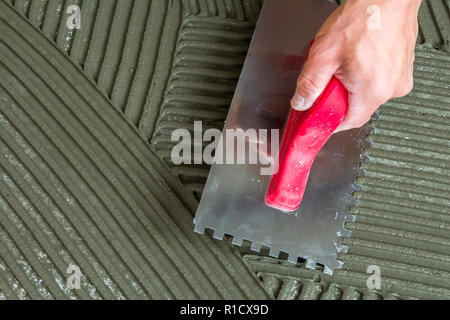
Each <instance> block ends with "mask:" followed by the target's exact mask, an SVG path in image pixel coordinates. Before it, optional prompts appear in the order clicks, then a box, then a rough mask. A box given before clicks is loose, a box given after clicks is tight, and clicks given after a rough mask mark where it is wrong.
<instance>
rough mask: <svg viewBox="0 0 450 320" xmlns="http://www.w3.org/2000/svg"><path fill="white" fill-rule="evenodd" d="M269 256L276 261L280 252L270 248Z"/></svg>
mask: <svg viewBox="0 0 450 320" xmlns="http://www.w3.org/2000/svg"><path fill="white" fill-rule="evenodd" d="M269 256H271V257H272V258H276V259H278V257H279V256H280V250H278V249H275V248H270V251H269Z"/></svg>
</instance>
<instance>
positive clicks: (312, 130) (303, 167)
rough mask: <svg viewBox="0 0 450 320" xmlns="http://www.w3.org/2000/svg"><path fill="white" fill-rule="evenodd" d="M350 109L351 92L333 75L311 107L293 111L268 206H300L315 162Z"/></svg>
mask: <svg viewBox="0 0 450 320" xmlns="http://www.w3.org/2000/svg"><path fill="white" fill-rule="evenodd" d="M347 108H348V92H347V90H346V89H345V87H344V86H343V85H342V83H341V82H340V81H339V80H338V79H337V78H336V77H333V78H332V79H331V81H330V82H329V84H328V86H327V87H326V89H325V90H324V92H323V93H322V94H321V96H320V97H319V98H318V99H317V100H316V102H315V103H314V105H313V106H312V108H311V109H309V110H307V111H296V110H294V109H292V110H291V113H290V115H289V120H288V123H287V126H286V130H285V134H284V137H283V141H282V144H281V148H280V154H279V159H278V168H279V169H278V172H277V173H276V174H275V175H273V176H272V181H271V182H270V186H269V190H268V193H267V196H266V204H267V205H269V206H271V207H275V208H277V209H280V210H282V211H287V212H290V211H294V210H296V209H297V208H298V207H299V206H300V203H301V201H302V199H303V194H304V192H305V188H306V183H307V181H308V177H309V172H310V170H311V166H312V164H313V161H314V159H315V157H316V156H317V154H318V153H319V151H320V149H322V147H323V146H324V145H325V143H326V142H327V141H328V139H329V138H330V137H331V135H332V134H333V133H334V131H335V130H336V129H337V127H338V126H339V125H340V124H341V123H342V121H343V120H344V118H345V116H346V114H347Z"/></svg>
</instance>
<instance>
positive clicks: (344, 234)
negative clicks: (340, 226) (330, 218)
mask: <svg viewBox="0 0 450 320" xmlns="http://www.w3.org/2000/svg"><path fill="white" fill-rule="evenodd" d="M351 236H352V232H351V231H350V230H347V229H344V230H342V237H343V238H349V237H351Z"/></svg>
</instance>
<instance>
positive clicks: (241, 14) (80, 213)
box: [0, 0, 450, 299]
mask: <svg viewBox="0 0 450 320" xmlns="http://www.w3.org/2000/svg"><path fill="white" fill-rule="evenodd" d="M70 5H78V6H79V7H80V8H81V17H82V19H81V23H82V24H81V29H78V30H77V29H74V30H70V29H68V28H67V25H66V19H67V17H68V15H67V8H68V7H69V6H70ZM261 5H262V1H259V0H247V1H243V0H215V1H202V0H173V1H158V0H153V1H148V0H135V1H121V0H111V1H101V0H78V1H77V0H68V1H63V0H55V1H46V0H0V74H1V77H0V105H1V108H0V138H1V139H0V149H1V157H0V180H1V182H0V299H16V298H20V299H29V298H32V299H40V298H44V299H133V298H139V299H145V298H160V299H167V298H171V299H176V298H187V299H195V298H200V299H202V298H209V299H215V298H216V299H221V298H225V299H265V298H278V299H411V298H413V299H414V298H450V236H449V234H450V233H449V231H450V202H449V200H450V187H449V186H450V167H449V163H450V153H449V151H448V150H449V140H450V133H449V132H450V130H449V127H450V120H449V119H450V90H449V83H450V53H449V51H450V46H449V39H450V38H449V37H450V23H449V21H450V19H449V17H450V15H449V11H450V10H449V9H450V8H449V3H448V1H445V0H428V1H424V2H423V5H422V8H421V11H420V16H419V20H420V27H421V28H420V35H419V44H418V46H417V50H416V55H417V57H416V65H415V75H416V77H415V87H414V90H413V92H412V93H411V94H410V95H409V96H407V97H405V98H402V99H396V100H393V101H390V102H389V103H387V104H386V105H385V106H383V107H382V108H381V109H380V110H379V111H378V112H377V117H376V118H377V119H376V120H373V121H372V126H373V127H374V128H375V130H374V132H373V133H372V134H371V135H370V136H369V140H370V141H371V142H372V146H371V147H370V148H368V149H366V150H365V153H364V156H365V157H366V158H367V161H365V162H364V163H362V164H361V166H362V168H363V169H364V171H365V175H364V176H363V177H360V178H359V179H358V183H359V184H360V185H361V191H358V192H356V193H355V194H354V197H355V198H356V199H357V200H358V202H359V204H358V206H356V207H353V208H351V209H350V210H351V213H353V214H355V215H356V217H357V218H356V221H355V222H352V223H349V224H348V225H347V228H348V229H350V230H352V236H351V237H350V238H345V239H343V243H344V244H345V245H347V246H348V247H349V250H348V253H345V254H340V256H339V260H341V261H343V262H344V263H345V268H344V269H343V270H338V271H336V272H335V273H334V275H333V276H328V275H324V274H323V273H322V271H321V270H308V269H306V268H304V266H303V264H302V263H299V264H298V265H297V266H293V265H291V264H288V263H287V262H285V260H283V257H281V258H280V259H273V258H269V257H268V256H267V252H266V253H264V252H263V253H261V254H260V255H254V254H251V253H250V250H249V247H248V246H245V245H244V246H243V247H242V248H236V247H233V246H231V244H230V243H227V242H221V241H215V240H213V239H211V238H210V237H208V236H198V235H196V234H195V233H194V232H193V231H192V230H193V224H192V219H193V213H194V212H195V209H196V206H197V201H198V199H199V198H200V196H201V192H202V188H203V185H204V183H205V180H206V177H207V175H208V167H207V166H206V165H205V166H201V165H200V166H199V165H195V166H194V165H192V166H174V165H173V164H172V163H171V160H170V151H171V148H172V147H173V146H174V142H171V132H172V131H173V129H176V128H187V129H190V130H193V122H194V121H195V120H202V121H203V129H204V130H206V129H208V128H219V129H221V128H222V126H223V121H224V119H225V117H226V114H227V112H228V107H229V104H230V101H231V98H232V95H233V92H234V88H235V86H236V82H237V80H238V78H239V73H240V70H241V67H242V64H243V61H244V58H245V56H246V52H247V48H248V45H249V42H250V39H251V35H252V32H253V29H254V25H255V23H256V20H257V18H258V13H259V11H260V8H261ZM69 265H75V266H77V267H79V269H80V271H81V274H82V278H81V289H80V290H69V289H68V288H67V286H66V279H67V277H68V274H67V268H68V266H69ZM371 265H377V266H379V267H380V270H381V275H382V282H381V289H379V290H369V289H367V285H366V280H367V278H368V276H369V274H368V273H367V269H368V267H369V266H371Z"/></svg>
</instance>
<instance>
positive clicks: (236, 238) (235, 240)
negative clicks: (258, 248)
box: [231, 236, 244, 247]
mask: <svg viewBox="0 0 450 320" xmlns="http://www.w3.org/2000/svg"><path fill="white" fill-rule="evenodd" d="M243 241H244V239H242V238H241V237H239V236H234V237H233V240H232V241H231V243H232V244H234V245H235V246H239V247H241V246H242V242H243Z"/></svg>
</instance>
